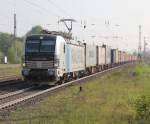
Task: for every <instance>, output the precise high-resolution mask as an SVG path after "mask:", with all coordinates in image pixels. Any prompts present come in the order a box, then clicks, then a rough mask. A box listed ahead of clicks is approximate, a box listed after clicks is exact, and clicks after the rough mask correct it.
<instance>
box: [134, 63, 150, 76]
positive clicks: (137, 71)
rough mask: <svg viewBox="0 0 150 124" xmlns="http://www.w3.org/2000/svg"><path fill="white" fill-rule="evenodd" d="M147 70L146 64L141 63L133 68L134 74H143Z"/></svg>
mask: <svg viewBox="0 0 150 124" xmlns="http://www.w3.org/2000/svg"><path fill="white" fill-rule="evenodd" d="M149 71H150V70H149V67H148V65H146V64H144V63H142V64H141V65H140V66H137V67H136V68H135V71H134V75H137V76H140V75H143V74H145V73H148V72H149Z"/></svg>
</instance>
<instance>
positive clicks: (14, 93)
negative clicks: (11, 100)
mask: <svg viewBox="0 0 150 124" xmlns="http://www.w3.org/2000/svg"><path fill="white" fill-rule="evenodd" d="M33 88H34V87H29V88H25V89H22V90H18V91H14V92H10V93H7V94H4V95H0V100H2V99H6V98H8V97H11V96H14V95H17V94H20V93H24V92H26V91H28V90H31V89H33Z"/></svg>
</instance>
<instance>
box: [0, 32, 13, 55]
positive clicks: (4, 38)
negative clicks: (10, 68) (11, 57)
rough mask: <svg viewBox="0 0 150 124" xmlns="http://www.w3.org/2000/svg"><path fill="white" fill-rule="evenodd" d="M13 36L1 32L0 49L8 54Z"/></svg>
mask: <svg viewBox="0 0 150 124" xmlns="http://www.w3.org/2000/svg"><path fill="white" fill-rule="evenodd" d="M12 43H13V36H12V35H10V34H7V33H0V51H1V52H2V53H3V54H5V55H7V52H8V49H9V48H10V47H11V46H12Z"/></svg>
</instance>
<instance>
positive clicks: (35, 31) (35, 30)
mask: <svg viewBox="0 0 150 124" xmlns="http://www.w3.org/2000/svg"><path fill="white" fill-rule="evenodd" d="M42 30H43V28H42V27H41V26H39V25H37V26H34V27H32V29H31V30H30V31H29V32H28V33H27V34H26V35H31V34H41V33H42Z"/></svg>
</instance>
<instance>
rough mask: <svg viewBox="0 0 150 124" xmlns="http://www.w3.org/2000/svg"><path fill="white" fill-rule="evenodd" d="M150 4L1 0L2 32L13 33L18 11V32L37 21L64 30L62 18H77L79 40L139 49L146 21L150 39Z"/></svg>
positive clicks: (132, 0) (75, 31)
mask: <svg viewBox="0 0 150 124" xmlns="http://www.w3.org/2000/svg"><path fill="white" fill-rule="evenodd" d="M149 5H150V1H149V0H1V2H0V20H1V21H0V32H8V33H13V14H14V12H15V13H16V14H17V35H18V36H23V35H24V34H25V33H26V32H27V31H28V30H30V29H31V27H32V26H35V25H41V26H42V27H43V28H46V29H48V30H63V31H64V30H66V28H65V27H64V26H63V24H62V23H59V24H58V20H60V19H62V18H73V19H75V20H77V22H75V23H74V24H73V31H72V32H73V35H74V37H76V38H77V39H78V40H80V41H83V40H84V41H87V42H90V43H100V44H103V43H104V44H107V45H110V46H112V48H119V49H121V50H125V51H135V50H137V49H138V37H139V36H138V34H139V30H138V27H139V25H142V42H143V37H144V36H145V37H146V40H147V42H148V43H149V40H150V37H149V34H150V14H149V12H150V7H149ZM84 25H86V28H83V27H84ZM142 45H143V44H142ZM147 48H150V45H148V46H147Z"/></svg>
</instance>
